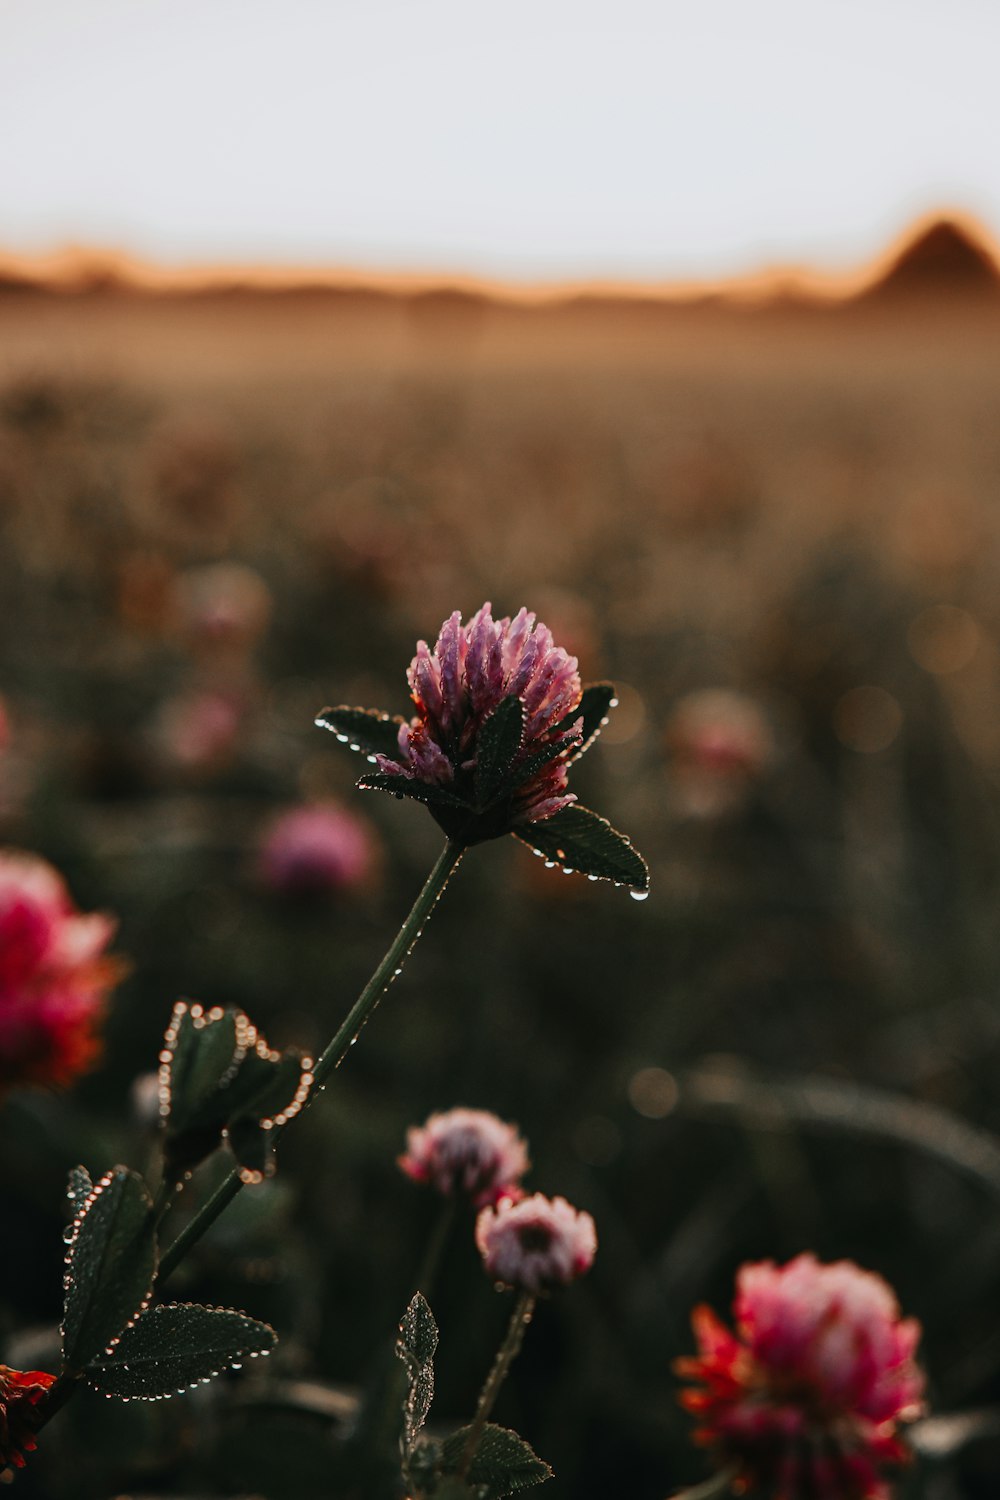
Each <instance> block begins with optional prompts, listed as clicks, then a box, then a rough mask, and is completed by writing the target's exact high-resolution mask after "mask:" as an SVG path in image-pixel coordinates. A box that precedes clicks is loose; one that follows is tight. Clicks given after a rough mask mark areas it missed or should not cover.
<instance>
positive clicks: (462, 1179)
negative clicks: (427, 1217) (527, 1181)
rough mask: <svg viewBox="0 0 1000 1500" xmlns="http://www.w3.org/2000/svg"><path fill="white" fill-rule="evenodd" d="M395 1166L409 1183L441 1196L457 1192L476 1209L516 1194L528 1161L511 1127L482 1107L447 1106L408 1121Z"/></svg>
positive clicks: (518, 1137) (519, 1140)
mask: <svg viewBox="0 0 1000 1500" xmlns="http://www.w3.org/2000/svg"><path fill="white" fill-rule="evenodd" d="M399 1165H400V1167H401V1168H402V1170H403V1171H404V1172H405V1173H406V1175H407V1176H408V1177H412V1179H413V1181H414V1182H425V1183H427V1184H428V1185H429V1186H430V1187H432V1188H434V1189H435V1191H436V1192H439V1193H443V1194H444V1195H445V1196H446V1197H450V1196H451V1195H452V1194H455V1193H461V1194H463V1195H465V1196H466V1197H468V1198H470V1199H471V1200H472V1203H473V1205H474V1206H475V1207H476V1208H482V1207H484V1205H486V1204H488V1203H496V1202H498V1200H499V1199H501V1198H511V1199H513V1198H517V1197H519V1196H520V1194H521V1189H520V1187H519V1185H518V1184H519V1183H520V1180H521V1178H522V1177H523V1176H524V1174H525V1172H526V1171H527V1170H528V1167H529V1165H530V1163H529V1161H528V1149H527V1145H526V1144H525V1142H524V1141H523V1140H522V1139H521V1137H520V1136H519V1135H518V1133H517V1130H516V1128H515V1126H513V1125H508V1124H506V1122H505V1121H503V1120H501V1119H499V1118H498V1117H497V1116H496V1115H494V1114H490V1113H489V1111H488V1110H485V1109H449V1110H447V1111H446V1112H445V1113H443V1114H434V1115H431V1116H430V1117H429V1118H428V1120H427V1121H426V1123H425V1124H423V1125H411V1126H410V1128H409V1130H408V1131H407V1132H406V1154H405V1155H404V1156H401V1157H400V1158H399Z"/></svg>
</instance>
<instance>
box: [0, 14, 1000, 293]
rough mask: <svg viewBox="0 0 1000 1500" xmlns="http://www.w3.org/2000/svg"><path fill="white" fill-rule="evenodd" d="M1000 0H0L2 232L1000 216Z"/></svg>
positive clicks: (377, 231)
mask: <svg viewBox="0 0 1000 1500" xmlns="http://www.w3.org/2000/svg"><path fill="white" fill-rule="evenodd" d="M998 57H1000V4H998V3H997V0H948V3H944V0H941V3H939V0H753V3H748V0H689V3H687V4H678V3H675V0H615V3H614V4H611V3H610V0H607V3H600V4H595V3H590V0H503V3H502V4H500V3H492V4H486V3H484V0H0V250H7V251H14V252H16V253H24V252H34V251H47V250H50V249H53V248H57V247H61V246H64V245H66V244H67V243H74V244H87V245H97V246H101V247H113V248H116V249H120V250H124V251H126V252H129V253H131V254H134V255H138V256H141V257H145V258H149V259H153V260H156V261H159V262H165V263H168V264H184V263H189V262H206V261H208V262H226V263H233V262H236V263H250V264H260V263H265V264H266V263H272V264H273V263H275V262H278V263H283V264H290V265H310V266H320V265H327V266H341V267H355V268H371V269H376V270H383V271H415V272H426V271H432V272H452V273H463V274H472V275H481V276H495V277H503V278H507V279H514V280H517V279H523V280H531V279H553V278H555V279H559V278H567V279H580V278H590V277H593V278H604V279H607V278H611V279H628V278H630V277H631V278H637V279H650V278H652V279H667V280H669V279H711V278H715V277H719V276H727V275H733V274H740V273H743V272H747V271H753V270H755V269H758V268H761V267H767V266H772V265H775V264H782V265H783V264H809V265H812V266H815V267H817V268H819V269H821V270H831V271H838V270H850V269H852V268H853V267H854V266H856V265H857V264H858V263H861V262H863V261H865V260H866V259H870V258H872V257H873V256H874V255H876V254H877V253H878V252H879V251H881V250H882V249H883V248H884V247H885V245H886V243H887V242H888V241H890V240H892V239H893V238H894V237H895V236H897V235H898V234H899V233H900V232H901V231H902V230H903V229H904V228H905V227H906V226H907V224H908V223H909V222H910V221H912V220H913V219H915V218H917V217H918V216H920V215H922V214H925V213H927V212H929V211H931V210H934V209H937V208H941V207H946V208H952V209H957V210H960V211H964V212H966V213H969V214H972V215H973V216H975V217H977V218H979V219H980V220H982V221H984V222H985V223H986V224H987V225H988V226H989V227H990V228H993V229H1000V154H998V143H1000V89H998V88H997V85H996V65H997V58H998Z"/></svg>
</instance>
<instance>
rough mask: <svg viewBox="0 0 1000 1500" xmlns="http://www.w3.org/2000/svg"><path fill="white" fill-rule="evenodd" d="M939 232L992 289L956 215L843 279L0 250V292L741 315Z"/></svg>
mask: <svg viewBox="0 0 1000 1500" xmlns="http://www.w3.org/2000/svg"><path fill="white" fill-rule="evenodd" d="M940 227H947V228H949V229H951V230H953V231H955V232H956V234H957V235H958V236H960V237H961V238H964V239H965V240H967V241H969V242H971V244H972V245H973V246H974V247H975V248H977V249H979V250H980V251H982V253H983V255H984V256H985V257H986V259H987V260H988V261H989V262H990V263H991V264H992V267H993V269H994V270H995V272H996V275H997V280H998V285H1000V238H998V236H997V235H996V234H995V233H994V232H993V231H992V230H991V229H990V228H989V227H988V226H987V225H986V224H985V223H984V222H983V221H982V220H980V219H978V218H976V217H975V216H974V215H973V214H970V213H968V212H967V211H965V210H960V209H950V208H946V209H941V210H937V211H930V212H927V213H924V214H922V215H920V216H919V217H918V218H917V219H915V220H913V221H912V222H911V223H910V224H909V225H908V226H907V227H906V228H905V229H903V230H901V231H900V232H899V233H898V234H897V235H895V236H894V237H893V238H892V240H891V241H890V242H889V243H888V245H887V246H886V247H885V249H883V250H882V251H880V252H879V253H878V254H877V255H876V256H875V257H873V258H872V259H871V260H869V261H866V262H864V263H863V264H862V265H860V266H858V267H856V268H854V269H853V270H848V271H823V270H819V269H817V268H816V267H813V266H807V265H802V264H796V263H792V264H787V265H785V264H777V265H771V266H763V267H760V268H758V269H756V270H751V271H747V272H744V273H741V274H737V275H734V276H727V277H720V278H713V279H706V280H696V279H689V278H688V279H673V280H671V279H668V278H662V279H661V278H650V277H579V278H578V277H536V278H531V279H525V280H520V279H519V278H516V277H511V278H508V277H500V276H484V275H478V274H476V273H472V272H461V271H446V270H442V271H433V270H422V271H405V270H403V271H385V270H378V269H366V268H364V267H363V266H357V265H335V264H329V263H326V264H323V263H296V262H292V263H288V262H274V263H261V262H254V261H246V262H244V261H228V262H216V261H191V262H184V263H180V264H177V263H171V262H162V261H157V260H153V259H148V258H145V257H142V256H138V255H135V254H133V253H131V252H129V251H126V250H120V249H114V248H110V247H100V246H92V245H86V244H82V245H77V244H66V245H63V246H61V247H59V248H57V249H51V250H43V251H36V252H28V253H22V254H18V253H16V252H9V251H4V250H3V249H2V248H0V291H3V290H5V288H4V283H5V282H6V283H7V288H6V289H10V286H11V283H13V284H14V285H15V286H18V287H20V286H23V288H24V290H27V291H34V292H52V293H55V294H63V295H81V294H83V295H85V294H87V293H94V292H99V291H112V292H113V291H121V292H126V293H127V292H140V293H142V292H148V293H154V294H158V295H163V296H172V295H211V294H212V293H223V292H228V293H233V292H268V293H282V292H286V293H287V292H305V291H308V292H323V291H350V292H357V293H360V292H373V293H377V294H379V293H380V294H383V295H395V296H419V295H427V294H429V293H430V294H434V293H437V294H443V293H449V292H451V293H457V294H460V295H466V296H469V297H475V298H482V299H484V300H488V301H493V302H503V303H508V304H511V305H515V306H516V305H522V306H539V305H544V304H546V303H561V302H568V301H575V300H580V299H587V298H591V299H608V300H618V301H623V302H628V301H650V300H652V301H660V302H664V303H680V304H690V303H695V302H700V301H704V300H723V301H729V302H733V303H738V304H744V305H754V304H757V303H766V302H769V301H775V300H780V299H788V300H792V299H801V300H804V301H811V302H814V303H816V304H819V305H824V304H835V303H838V302H848V301H853V300H854V299H856V298H857V297H860V296H862V295H864V294H865V293H866V292H869V291H872V290H874V289H875V288H876V287H877V286H879V284H880V283H881V282H883V281H884V280H885V279H886V277H887V276H888V275H889V274H890V272H891V271H892V270H893V269H894V268H895V267H896V266H897V265H898V264H899V263H900V262H901V261H902V260H903V259H904V258H905V255H906V252H907V251H908V250H909V249H910V248H911V247H913V246H914V245H916V244H918V243H919V242H920V241H921V240H922V239H923V238H924V237H925V236H926V235H927V234H928V233H929V232H930V231H931V230H933V229H934V228H940Z"/></svg>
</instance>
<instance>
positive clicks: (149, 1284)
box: [62, 1167, 157, 1370]
mask: <svg viewBox="0 0 1000 1500" xmlns="http://www.w3.org/2000/svg"><path fill="white" fill-rule="evenodd" d="M156 1260H157V1256H156V1226H155V1221H154V1218H153V1205H152V1201H151V1199H150V1196H149V1194H148V1192H147V1191H146V1185H145V1183H144V1182H143V1180H142V1178H141V1177H140V1176H139V1175H138V1173H137V1172H132V1171H130V1170H129V1169H128V1167H113V1168H112V1170H111V1171H110V1172H108V1173H106V1175H105V1176H104V1177H102V1178H101V1180H100V1182H98V1183H97V1184H96V1185H95V1186H94V1187H93V1188H92V1190H91V1191H90V1193H88V1195H87V1196H86V1198H85V1199H84V1200H83V1204H82V1207H81V1208H80V1210H79V1212H78V1213H77V1215H76V1218H75V1219H74V1220H73V1224H72V1226H71V1230H70V1239H69V1248H68V1250H67V1253H66V1272H65V1277H64V1285H65V1293H66V1295H65V1303H64V1310H63V1323H62V1341H63V1359H64V1361H65V1363H66V1367H67V1369H69V1370H81V1369H83V1368H84V1367H85V1366H86V1365H88V1364H89V1363H90V1362H91V1360H93V1359H94V1358H96V1356H97V1355H99V1354H101V1353H103V1351H104V1350H105V1349H107V1348H108V1347H109V1346H110V1345H111V1344H112V1343H113V1342H114V1341H115V1339H116V1338H117V1336H118V1335H119V1334H120V1333H121V1331H122V1329H123V1328H124V1327H125V1325H126V1324H127V1323H128V1322H129V1321H130V1319H132V1318H134V1317H135V1315H136V1314H137V1313H138V1312H140V1311H141V1310H142V1308H143V1307H144V1306H145V1304H146V1302H147V1301H148V1299H149V1296H150V1293H151V1291H152V1288H153V1279H154V1277H155V1275H156Z"/></svg>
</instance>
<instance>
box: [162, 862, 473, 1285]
mask: <svg viewBox="0 0 1000 1500" xmlns="http://www.w3.org/2000/svg"><path fill="white" fill-rule="evenodd" d="M464 848H465V846H464V844H460V843H456V842H455V841H454V840H451V839H449V841H448V843H447V844H446V845H445V846H444V848H443V849H442V851H441V853H440V855H439V856H438V859H437V861H436V863H435V865H434V868H433V869H432V870H431V873H430V874H429V875H428V877H427V880H426V881H425V882H424V886H423V889H422V890H421V892H420V894H419V896H418V897H417V899H416V901H414V903H413V906H412V908H411V910H410V913H409V916H408V917H407V918H406V920H405V922H404V923H403V925H402V927H401V928H400V929H399V931H398V933H397V934H396V936H395V938H394V939H393V941H392V942H391V943H390V945H389V948H388V950H387V952H386V955H385V957H384V958H383V959H382V962H381V963H380V964H379V966H378V968H377V969H376V970H375V972H374V974H373V975H372V977H371V978H370V979H369V981H368V983H367V984H366V985H365V987H364V989H363V990H362V991H361V994H360V995H359V996H358V998H357V1000H356V1001H355V1002H354V1004H353V1005H352V1007H351V1009H350V1010H349V1011H348V1013H347V1015H346V1016H345V1018H344V1020H343V1022H342V1024H341V1026H340V1028H339V1030H338V1031H337V1032H336V1034H335V1035H334V1037H333V1038H332V1040H331V1041H330V1042H329V1044H328V1045H327V1047H326V1048H325V1049H324V1051H323V1053H322V1055H321V1056H320V1058H319V1059H318V1061H317V1063H316V1066H315V1067H314V1068H313V1085H312V1088H311V1089H310V1091H309V1097H308V1098H307V1099H306V1102H305V1105H304V1106H303V1109H306V1108H308V1107H309V1105H310V1104H311V1103H312V1101H313V1100H314V1099H315V1098H316V1095H317V1094H318V1093H319V1092H320V1091H321V1089H322V1088H323V1086H324V1084H325V1083H326V1081H327V1079H328V1078H329V1077H330V1075H331V1073H334V1072H335V1071H336V1069H337V1068H339V1066H340V1064H341V1063H342V1062H343V1060H344V1058H345V1057H346V1056H347V1054H348V1052H349V1051H350V1050H351V1048H352V1047H353V1045H354V1043H355V1042H356V1041H357V1039H358V1037H359V1035H360V1034H361V1030H362V1028H363V1027H364V1024H365V1022H366V1021H367V1020H368V1018H369V1017H370V1016H371V1015H372V1013H373V1011H374V1010H375V1008H376V1006H377V1005H378V1003H379V1001H380V1000H381V998H382V996H383V995H384V994H385V992H386V990H387V989H388V988H389V985H390V984H391V983H392V981H393V980H394V979H395V978H396V977H397V975H398V974H400V973H401V971H402V967H403V964H404V963H405V962H406V959H407V957H408V956H409V954H410V953H411V952H412V951H413V948H414V946H415V945H416V942H417V940H418V938H419V937H420V934H421V933H422V932H423V929H424V925H425V923H426V922H427V919H428V917H429V916H430V914H431V912H432V911H433V910H434V908H435V906H436V905H437V903H438V901H439V899H440V897H441V893H442V891H443V890H444V888H445V886H446V885H447V884H448V881H449V879H450V877H451V875H452V874H453V873H454V871H455V868H456V866H457V865H458V862H459V860H460V859H461V858H462V854H463V852H464ZM300 1113H301V1111H300ZM289 1123H291V1122H289ZM281 1128H282V1127H278V1126H276V1127H275V1129H274V1130H273V1132H272V1137H276V1136H277V1135H278V1134H279V1131H280V1129H281ZM242 1187H243V1181H242V1179H241V1177H240V1174H239V1172H238V1171H237V1170H236V1169H235V1168H234V1170H233V1171H232V1172H230V1174H229V1176H228V1177H227V1178H225V1180H224V1181H223V1182H222V1184H221V1186H220V1187H218V1188H217V1189H216V1190H215V1192H214V1193H213V1194H212V1196H211V1198H209V1200H208V1202H207V1203H205V1204H203V1205H202V1207H201V1208H200V1209H199V1210H198V1212H197V1213H196V1214H195V1216H194V1218H193V1219H192V1220H191V1222H190V1223H189V1224H188V1225H187V1227H186V1229H184V1230H182V1231H181V1233H180V1234H179V1235H178V1236H177V1238H176V1239H175V1240H174V1242H173V1244H172V1245H170V1246H169V1247H168V1249H167V1250H165V1251H164V1253H163V1255H162V1256H161V1257H160V1270H159V1274H158V1276H157V1278H156V1285H157V1287H159V1286H160V1285H161V1284H162V1283H163V1282H164V1281H166V1279H167V1277H168V1276H169V1275H170V1274H171V1272H172V1271H174V1270H175V1269H176V1267H177V1266H178V1265H179V1263H180V1262H181V1261H182V1260H183V1259H184V1257H185V1255H187V1253H188V1251H189V1250H190V1249H191V1246H192V1245H194V1244H196V1243H197V1241H198V1240H200V1239H201V1237H202V1235H203V1234H204V1233H205V1231H206V1230H207V1229H208V1228H209V1227H210V1226H211V1225H212V1224H214V1223H215V1220H216V1219H217V1218H218V1217H219V1215H220V1214H221V1213H222V1211H223V1209H224V1208H227V1207H228V1206H229V1204H230V1203H232V1201H233V1199H234V1198H235V1197H236V1196H237V1194H238V1193H239V1191H240V1189H241V1188H242Z"/></svg>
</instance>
